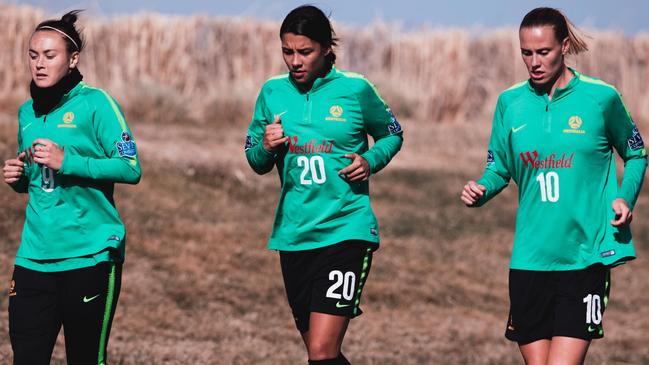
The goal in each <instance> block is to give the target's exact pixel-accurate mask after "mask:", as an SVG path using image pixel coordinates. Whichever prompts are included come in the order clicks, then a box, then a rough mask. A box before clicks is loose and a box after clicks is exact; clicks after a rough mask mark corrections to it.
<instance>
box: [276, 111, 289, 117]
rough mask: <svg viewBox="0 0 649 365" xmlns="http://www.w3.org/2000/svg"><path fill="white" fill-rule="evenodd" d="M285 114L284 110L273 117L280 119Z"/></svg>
mask: <svg viewBox="0 0 649 365" xmlns="http://www.w3.org/2000/svg"><path fill="white" fill-rule="evenodd" d="M286 112H288V110H284V111H283V112H281V113H279V114H275V116H276V117H281V116H282V115H284V114H286Z"/></svg>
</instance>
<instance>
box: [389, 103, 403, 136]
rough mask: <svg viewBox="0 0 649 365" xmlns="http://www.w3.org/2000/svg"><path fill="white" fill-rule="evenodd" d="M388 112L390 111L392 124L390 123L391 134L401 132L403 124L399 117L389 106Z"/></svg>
mask: <svg viewBox="0 0 649 365" xmlns="http://www.w3.org/2000/svg"><path fill="white" fill-rule="evenodd" d="M388 113H390V124H388V132H390V134H397V133H401V131H402V129H401V124H399V121H398V120H397V117H395V116H394V113H392V110H390V109H389V108H388Z"/></svg>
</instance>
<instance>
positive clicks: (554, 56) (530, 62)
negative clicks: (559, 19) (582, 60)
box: [519, 25, 568, 85]
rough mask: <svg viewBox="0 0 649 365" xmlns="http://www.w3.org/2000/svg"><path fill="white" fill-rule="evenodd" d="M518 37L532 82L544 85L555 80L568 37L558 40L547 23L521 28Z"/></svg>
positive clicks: (559, 69) (561, 64) (562, 63)
mask: <svg viewBox="0 0 649 365" xmlns="http://www.w3.org/2000/svg"><path fill="white" fill-rule="evenodd" d="M519 37H520V41H521V54H522V56H523V62H525V66H527V72H529V74H530V78H531V79H532V83H534V84H536V85H546V84H548V83H550V82H552V80H555V78H556V76H558V74H559V73H560V72H561V71H562V70H563V68H564V55H565V54H566V53H567V52H568V39H567V38H566V39H564V40H563V42H559V41H558V40H557V38H556V37H555V34H554V28H552V26H549V25H544V26H540V27H538V26H534V27H525V28H521V30H520V31H519Z"/></svg>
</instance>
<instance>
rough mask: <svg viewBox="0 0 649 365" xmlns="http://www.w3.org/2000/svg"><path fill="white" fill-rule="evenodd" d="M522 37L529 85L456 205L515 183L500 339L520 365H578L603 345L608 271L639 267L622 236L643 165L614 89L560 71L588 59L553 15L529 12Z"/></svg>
mask: <svg viewBox="0 0 649 365" xmlns="http://www.w3.org/2000/svg"><path fill="white" fill-rule="evenodd" d="M519 36H520V45H521V53H522V57H523V61H524V63H525V65H526V66H527V69H528V71H529V75H530V78H529V80H527V81H525V82H521V83H519V84H517V85H514V86H512V87H511V88H509V89H507V90H505V91H504V92H503V93H502V94H501V95H500V97H499V99H498V103H497V105H496V111H495V115H494V119H493V126H492V133H491V140H490V142H489V152H488V157H487V166H486V169H485V172H484V175H483V176H482V177H481V178H480V179H479V180H478V182H474V181H469V182H468V183H467V184H466V185H465V187H464V189H463V191H462V194H461V199H462V201H463V202H464V203H465V204H466V205H468V206H480V205H482V204H484V203H486V202H487V201H488V200H489V199H491V198H493V197H494V196H495V195H496V194H498V193H499V192H500V191H501V190H502V189H504V188H505V186H507V184H508V182H509V179H510V178H513V179H514V181H515V182H516V184H517V185H518V187H519V202H520V206H519V209H518V215H517V217H516V232H515V238H514V247H513V252H512V257H511V262H510V274H509V290H510V305H511V306H510V313H509V318H508V323H507V330H506V333H505V335H506V337H507V338H508V339H510V340H512V341H516V342H518V344H519V347H520V350H521V354H522V355H523V358H524V359H525V362H526V363H527V364H559V363H561V364H580V363H583V361H584V359H585V356H586V351H587V350H588V346H589V344H590V341H591V340H592V339H595V338H601V337H602V336H603V334H604V332H603V327H602V316H603V314H604V309H605V308H606V305H607V303H608V294H609V291H610V276H609V275H610V272H609V268H610V267H613V266H615V265H618V264H621V263H624V262H625V261H628V260H631V259H633V258H634V257H635V251H634V248H633V242H632V241H631V232H630V229H629V224H630V223H631V217H632V215H631V212H632V210H633V206H634V204H635V202H636V199H637V197H638V194H639V192H640V187H641V185H642V181H643V177H644V173H645V169H646V167H647V154H646V150H645V147H644V144H643V141H642V138H641V137H640V133H639V132H638V129H637V128H636V126H635V124H634V122H633V120H631V116H630V115H629V112H628V111H627V109H626V107H625V105H624V103H623V102H622V99H621V97H620V94H619V93H618V92H617V91H616V89H615V88H614V87H613V86H611V85H608V84H606V83H605V82H603V81H601V80H599V79H595V78H592V77H588V76H586V75H583V74H581V73H579V72H577V71H576V70H574V69H572V68H569V67H567V66H566V64H565V61H564V58H565V56H566V54H568V53H572V54H576V53H579V52H581V51H584V50H586V49H587V48H586V44H585V43H584V42H583V41H582V40H581V39H580V38H579V37H578V36H577V35H576V34H575V30H574V28H573V27H572V24H571V23H570V22H569V21H568V20H567V18H566V17H565V16H564V15H563V14H562V13H561V12H559V11H558V10H556V9H552V8H537V9H534V10H532V11H531V12H529V13H528V14H527V15H526V16H525V18H524V19H523V21H522V23H521V26H520V31H519ZM613 149H615V150H616V151H617V152H618V153H619V155H620V156H621V157H622V159H623V160H624V177H623V178H622V184H621V186H619V187H618V185H617V179H616V168H615V160H614V156H613Z"/></svg>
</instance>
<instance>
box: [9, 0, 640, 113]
mask: <svg viewBox="0 0 649 365" xmlns="http://www.w3.org/2000/svg"><path fill="white" fill-rule="evenodd" d="M42 19H44V14H43V12H42V11H41V10H39V9H36V8H31V7H25V6H12V5H0V20H1V21H2V22H3V24H5V25H7V26H5V27H3V29H2V31H0V41H1V42H2V44H3V45H5V46H6V48H5V49H6V50H7V52H3V53H2V54H0V61H2V62H3V65H4V66H5V67H3V68H2V69H1V70H0V100H2V102H1V103H0V107H2V106H4V105H7V104H11V105H12V106H13V104H12V102H11V101H15V100H24V99H25V98H27V97H28V93H27V87H26V86H27V84H28V81H29V74H28V70H27V67H26V66H25V62H26V61H25V54H26V47H27V40H28V37H29V34H30V32H31V31H32V30H33V27H34V26H35V25H36V24H37V23H38V21H40V20H42ZM82 22H83V25H85V31H86V38H87V40H88V48H87V50H86V51H85V52H84V55H83V57H82V64H81V70H82V71H83V73H84V74H85V75H86V79H87V80H88V81H89V82H90V83H92V84H95V85H98V86H101V87H104V88H106V89H108V90H110V92H111V93H112V94H114V95H115V96H116V97H117V98H118V100H120V101H121V102H122V104H123V105H124V106H125V108H126V109H127V110H132V109H134V108H137V107H143V106H142V105H145V106H144V107H143V108H145V109H151V108H156V107H159V106H160V105H165V104H170V103H171V104H174V103H175V104H177V105H178V106H179V107H180V108H184V109H183V110H182V111H181V112H179V113H178V114H180V115H185V114H190V116H192V117H194V118H195V119H205V118H206V117H207V118H208V119H209V118H210V117H212V116H215V117H219V118H222V119H225V120H228V119H232V118H235V119H236V118H244V119H245V117H246V116H247V115H248V114H249V110H250V109H251V108H252V103H253V102H254V99H255V96H256V93H257V91H258V90H259V88H260V86H261V85H262V83H263V82H264V80H266V79H267V78H268V77H270V76H272V75H274V74H277V73H281V72H284V69H285V67H284V65H283V62H282V57H281V53H280V46H279V39H278V34H277V33H278V28H279V26H278V24H277V23H274V22H266V21H258V20H254V19H242V18H232V17H213V16H212V17H208V16H189V17H177V16H163V15H159V14H138V15H132V16H125V17H119V18H115V19H111V20H108V19H103V18H90V17H83V18H82ZM336 27H337V28H338V29H339V34H340V35H341V38H342V45H341V47H340V50H339V56H340V57H339V60H340V61H339V67H340V68H343V69H349V70H352V71H356V72H360V73H363V74H365V75H367V77H368V78H369V79H370V80H372V81H373V82H374V83H376V84H377V86H378V87H379V90H380V91H381V93H382V94H383V95H384V97H385V99H386V100H387V101H388V103H389V104H390V105H391V106H392V107H393V109H395V110H396V112H397V113H398V114H401V115H403V116H408V117H413V118H415V119H417V120H420V121H421V122H425V121H428V122H441V121H459V120H469V121H471V120H474V119H480V118H482V117H484V116H487V115H490V114H491V113H492V110H493V106H494V102H495V99H496V97H497V95H498V93H499V92H500V91H501V90H503V89H504V88H506V87H508V86H509V85H511V84H513V83H515V82H517V81H520V80H523V79H525V78H526V77H527V75H526V72H525V69H524V67H523V64H522V62H521V60H520V56H519V51H518V39H517V32H516V31H515V30H514V29H498V30H493V31H489V32H486V33H484V34H481V35H479V36H477V37H472V36H471V35H470V34H469V32H467V31H466V30H461V29H447V30H419V31H413V32H404V31H402V30H400V29H399V28H398V27H395V26H390V25H386V24H383V23H375V24H373V25H370V26H368V27H365V28H349V27H345V26H338V25H337V26H336ZM587 33H588V34H589V35H590V36H591V39H590V40H589V44H590V47H591V51H590V52H588V53H586V54H584V55H581V56H579V57H577V58H576V59H572V60H570V64H573V65H575V66H576V67H577V69H578V70H580V71H581V72H583V73H586V74H589V75H592V76H596V77H600V78H602V79H603V80H605V81H607V82H609V83H612V84H614V85H615V86H617V87H618V89H619V90H620V91H621V93H622V94H623V95H624V99H625V101H626V103H627V104H628V106H629V108H630V110H631V112H632V114H633V115H634V116H635V117H636V119H639V120H647V121H649V89H648V88H646V87H645V84H646V83H647V81H649V37H647V36H646V35H645V36H643V35H638V36H635V37H626V36H624V35H622V34H617V33H610V32H597V31H589V32H587ZM7 100H9V101H7ZM147 100H154V101H153V102H151V103H148V104H147V102H146V101H147ZM149 104H150V105H149ZM219 109H221V110H222V112H219ZM237 109H241V110H246V111H245V112H241V110H240V111H239V113H236V110H237ZM232 110H235V112H233V111H232ZM223 111H226V112H227V113H225V115H224V113H223ZM159 114H160V113H159ZM162 114H167V115H168V114H169V113H162ZM138 116H141V117H142V118H145V119H146V118H147V116H146V115H145V114H138ZM158 117H160V118H162V117H164V116H163V115H158V114H156V117H155V118H158ZM174 117H175V116H174ZM208 122H211V120H208Z"/></svg>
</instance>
